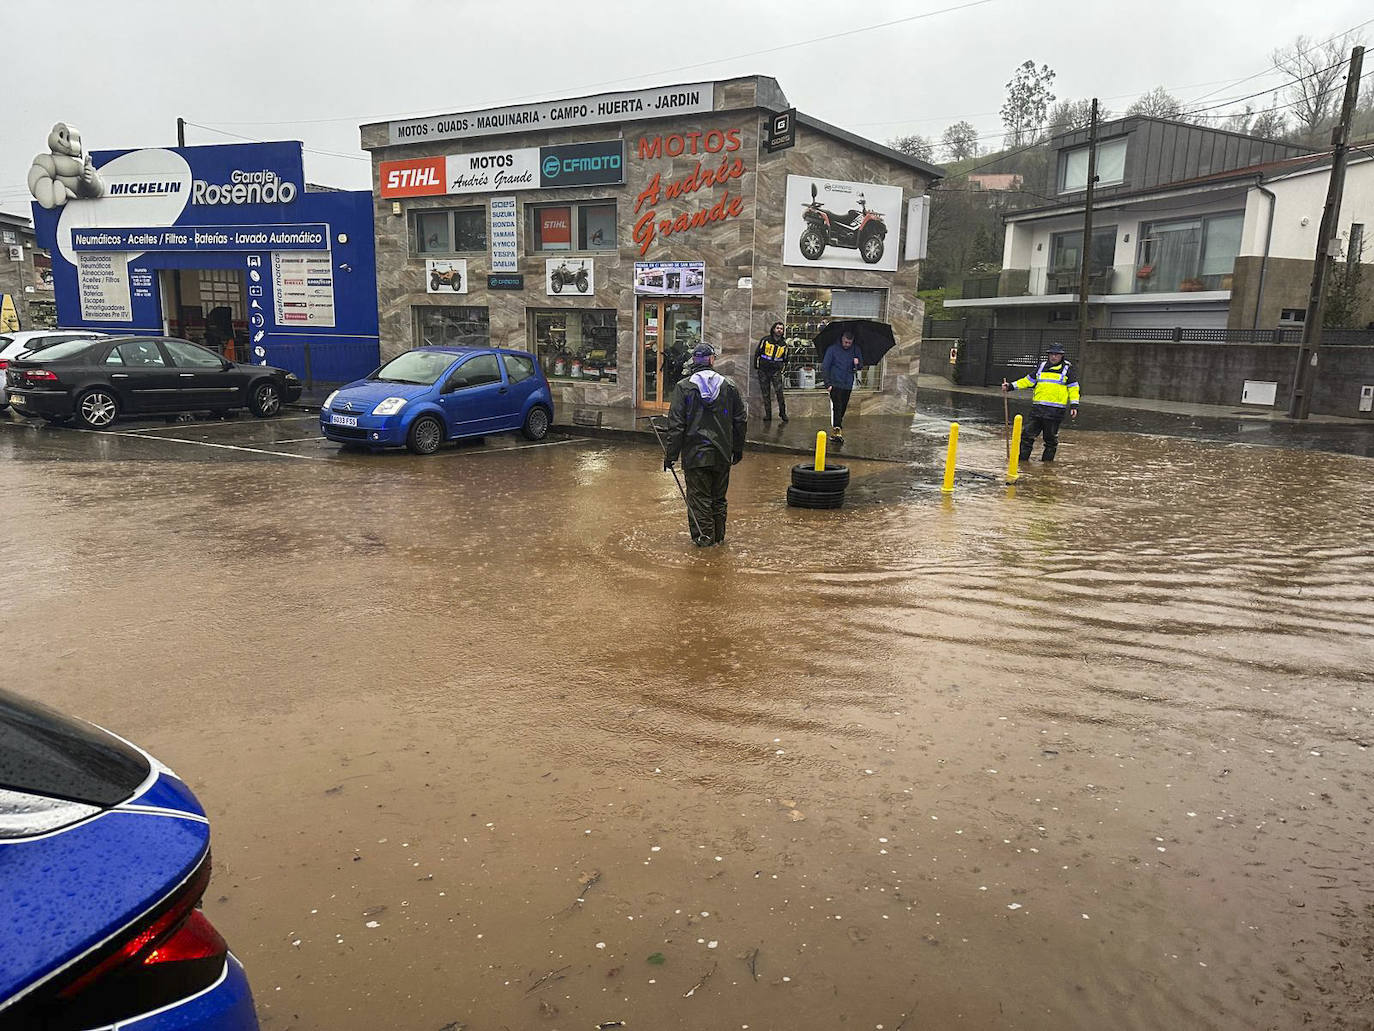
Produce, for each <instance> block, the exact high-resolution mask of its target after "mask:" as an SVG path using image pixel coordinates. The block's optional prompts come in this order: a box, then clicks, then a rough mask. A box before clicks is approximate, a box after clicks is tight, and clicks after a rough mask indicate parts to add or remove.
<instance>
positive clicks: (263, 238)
mask: <svg viewBox="0 0 1374 1031" xmlns="http://www.w3.org/2000/svg"><path fill="white" fill-rule="evenodd" d="M71 244H72V249H73V250H75V251H77V252H78V253H80V252H83V251H137V252H139V253H144V252H158V251H270V250H291V251H327V250H329V226H327V225H325V224H324V223H323V222H299V223H288V224H284V225H268V226H263V225H248V226H180V225H179V226H134V227H130V228H121V229H97V228H91V229H84V228H83V229H77V228H73V229H72V231H71Z"/></svg>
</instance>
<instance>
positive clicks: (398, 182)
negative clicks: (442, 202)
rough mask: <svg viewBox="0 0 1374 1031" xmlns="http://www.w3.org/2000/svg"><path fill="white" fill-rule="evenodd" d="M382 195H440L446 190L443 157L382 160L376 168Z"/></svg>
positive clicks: (387, 196) (388, 196)
mask: <svg viewBox="0 0 1374 1031" xmlns="http://www.w3.org/2000/svg"><path fill="white" fill-rule="evenodd" d="M378 172H379V177H380V179H381V185H382V189H381V193H382V196H383V197H386V198H390V197H440V196H443V195H444V194H445V193H447V192H448V189H447V184H445V182H444V175H445V167H444V159H443V158H442V157H437V158H412V159H410V160H409V161H383V162H382V163H381V165H380V166H379V168H378Z"/></svg>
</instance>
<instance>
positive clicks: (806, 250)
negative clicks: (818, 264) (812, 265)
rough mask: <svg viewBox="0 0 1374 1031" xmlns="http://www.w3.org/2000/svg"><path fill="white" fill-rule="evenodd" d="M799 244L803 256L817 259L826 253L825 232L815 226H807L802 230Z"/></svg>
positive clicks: (808, 259) (808, 258) (813, 259)
mask: <svg viewBox="0 0 1374 1031" xmlns="http://www.w3.org/2000/svg"><path fill="white" fill-rule="evenodd" d="M797 244H798V246H799V247H801V252H802V257H803V258H805V259H806V260H807V261H815V260H816V259H817V258H819V257H820V256H821V255H822V254H824V253H825V234H824V233H822V232H821V231H820V230H819V229H817V228H816V227H815V226H807V227H806V228H805V229H803V230H802V234H801V239H800V240H798V241H797Z"/></svg>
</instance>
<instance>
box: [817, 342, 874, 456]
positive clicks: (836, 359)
mask: <svg viewBox="0 0 1374 1031" xmlns="http://www.w3.org/2000/svg"><path fill="white" fill-rule="evenodd" d="M863 363H864V356H863V354H862V352H860V351H859V345H858V344H856V343H855V342H854V334H853V333H845V334H844V335H843V336H842V337H840V342H839V343H838V344H831V345H830V346H829V347H827V348H826V350H825V357H824V358H822V359H821V379H823V380H824V381H825V389H826V390H828V391H829V392H830V410H831V414H833V415H834V417H835V425H834V427H833V428H832V429H831V430H830V436H831V437H832V438H833V439H834V441H835V443H836V444H843V443H844V413H845V409H847V408H848V407H849V395H850V394H852V393H853V392H854V380H855V378H856V377H857V376H858V375H859V370H860V369H861V368H863Z"/></svg>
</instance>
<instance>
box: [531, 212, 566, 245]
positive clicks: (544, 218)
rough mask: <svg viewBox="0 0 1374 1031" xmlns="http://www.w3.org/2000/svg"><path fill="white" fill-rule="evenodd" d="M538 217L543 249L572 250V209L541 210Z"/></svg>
mask: <svg viewBox="0 0 1374 1031" xmlns="http://www.w3.org/2000/svg"><path fill="white" fill-rule="evenodd" d="M537 217H538V219H539V243H540V246H541V247H542V249H544V250H549V251H569V250H572V208H541V209H540V210H539V214H538V216H537Z"/></svg>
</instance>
